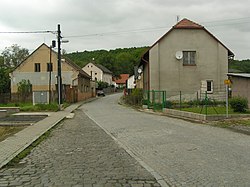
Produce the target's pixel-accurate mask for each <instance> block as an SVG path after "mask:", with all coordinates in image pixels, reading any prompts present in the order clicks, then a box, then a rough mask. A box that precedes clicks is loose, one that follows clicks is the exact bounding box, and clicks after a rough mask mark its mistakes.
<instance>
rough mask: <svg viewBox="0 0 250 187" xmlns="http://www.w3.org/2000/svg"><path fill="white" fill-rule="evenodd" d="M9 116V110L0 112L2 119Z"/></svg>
mask: <svg viewBox="0 0 250 187" xmlns="http://www.w3.org/2000/svg"><path fill="white" fill-rule="evenodd" d="M6 116H7V110H0V118H4V117H6Z"/></svg>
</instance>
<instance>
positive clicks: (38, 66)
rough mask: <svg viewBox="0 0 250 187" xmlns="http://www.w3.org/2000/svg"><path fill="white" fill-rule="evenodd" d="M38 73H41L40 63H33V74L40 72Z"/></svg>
mask: <svg viewBox="0 0 250 187" xmlns="http://www.w3.org/2000/svg"><path fill="white" fill-rule="evenodd" d="M40 71H41V67H40V63H35V72H40Z"/></svg>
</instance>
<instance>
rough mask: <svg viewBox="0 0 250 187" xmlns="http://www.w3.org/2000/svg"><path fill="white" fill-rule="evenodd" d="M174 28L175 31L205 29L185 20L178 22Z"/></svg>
mask: <svg viewBox="0 0 250 187" xmlns="http://www.w3.org/2000/svg"><path fill="white" fill-rule="evenodd" d="M173 28H175V29H203V28H204V27H203V26H201V25H199V24H197V23H195V22H193V21H190V20H188V19H186V18H184V19H183V20H181V21H180V22H178V23H177V24H176V25H175V26H174V27H173Z"/></svg>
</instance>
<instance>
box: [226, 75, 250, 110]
mask: <svg viewBox="0 0 250 187" xmlns="http://www.w3.org/2000/svg"><path fill="white" fill-rule="evenodd" d="M228 77H229V79H230V81H231V85H230V88H231V96H232V97H237V96H240V97H243V98H247V100H248V108H250V74H249V73H228Z"/></svg>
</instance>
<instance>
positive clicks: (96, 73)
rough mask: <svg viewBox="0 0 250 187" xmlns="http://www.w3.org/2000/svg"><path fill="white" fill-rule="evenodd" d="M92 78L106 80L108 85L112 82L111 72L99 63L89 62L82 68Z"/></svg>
mask: <svg viewBox="0 0 250 187" xmlns="http://www.w3.org/2000/svg"><path fill="white" fill-rule="evenodd" d="M82 69H83V71H85V72H86V73H87V74H88V75H89V76H90V77H91V79H92V80H94V81H102V82H106V83H108V84H109V85H111V84H112V74H113V73H112V72H111V71H110V70H109V69H107V68H106V67H104V66H103V65H101V64H96V63H94V62H90V63H88V64H86V65H85V66H84V67H83V68H82Z"/></svg>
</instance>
